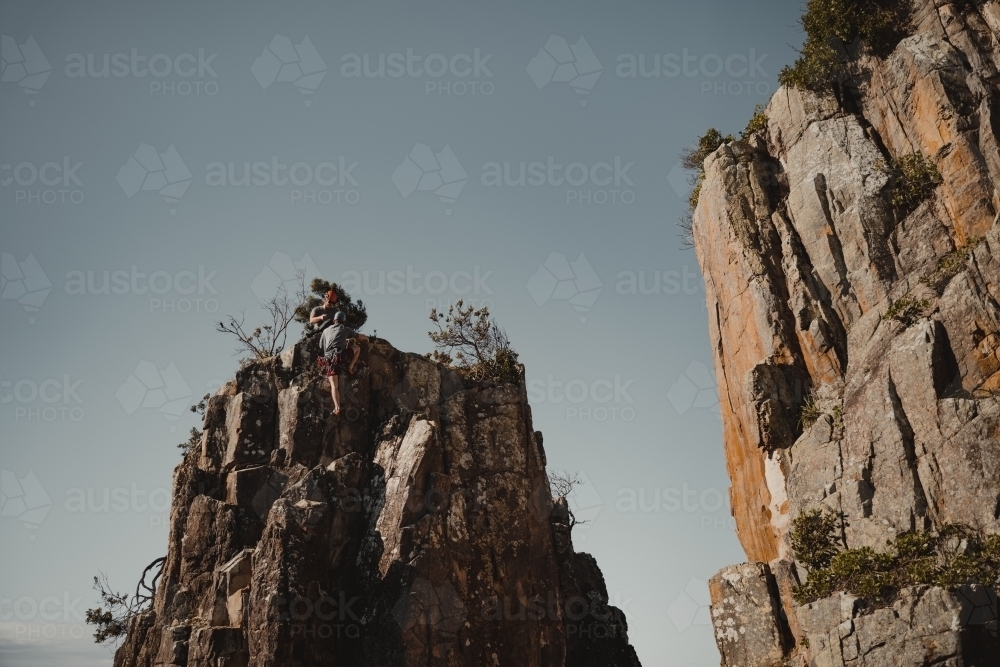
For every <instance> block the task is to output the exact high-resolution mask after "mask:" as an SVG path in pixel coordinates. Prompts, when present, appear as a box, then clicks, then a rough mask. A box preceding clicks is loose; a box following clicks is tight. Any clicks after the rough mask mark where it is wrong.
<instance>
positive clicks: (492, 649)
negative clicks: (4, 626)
mask: <svg viewBox="0 0 1000 667" xmlns="http://www.w3.org/2000/svg"><path fill="white" fill-rule="evenodd" d="M317 353H318V346H317V340H316V338H311V339H306V340H304V341H302V342H300V343H298V344H296V345H295V346H293V347H291V348H289V349H288V350H286V351H285V352H284V353H282V354H281V356H280V357H279V358H274V359H271V360H268V361H263V362H252V363H248V364H246V365H244V366H243V367H242V368H241V369H240V370H239V372H238V373H237V374H236V378H235V379H234V380H232V381H230V382H229V383H227V384H226V385H224V386H223V387H222V388H221V389H220V390H219V391H218V393H217V394H216V395H215V396H213V397H212V398H211V399H210V400H209V402H208V405H207V408H206V411H205V422H204V433H203V437H202V442H201V447H200V448H196V449H195V450H192V451H191V452H190V453H189V454H188V455H187V456H186V457H185V459H184V461H183V462H182V463H181V464H180V465H179V466H177V468H176V470H175V471H174V482H173V504H172V507H171V515H170V531H169V543H168V551H167V558H166V561H165V564H164V568H163V574H162V578H161V580H160V582H159V586H158V588H157V590H156V595H155V598H154V601H153V605H152V608H151V609H149V610H148V611H147V612H145V613H144V614H142V615H141V616H139V617H137V618H135V619H134V621H133V622H132V624H131V625H130V627H129V632H128V635H127V638H126V640H125V642H124V643H123V644H122V646H121V647H120V648H119V650H118V651H117V653H116V655H115V661H114V664H115V667H154V666H155V667H168V666H179V667H251V666H252V667H306V666H309V667H315V666H323V665H327V666H330V667H333V666H359V667H365V666H371V667H375V666H378V667H407V666H416V665H446V666H454V667H459V666H463V667H465V666H467V667H483V666H487V665H495V666H498V667H501V666H505V665H518V666H524V667H638V666H639V661H638V659H637V658H636V655H635V651H634V650H633V649H632V647H631V646H630V645H629V643H628V636H627V624H626V622H625V617H624V614H622V612H621V611H620V610H618V609H616V608H615V607H612V606H610V605H609V604H608V593H607V590H606V587H605V584H604V578H603V576H602V574H601V571H600V569H599V568H598V567H597V564H596V562H595V561H594V559H593V558H592V557H590V556H589V555H588V554H582V553H576V552H575V550H574V549H573V544H572V539H571V536H570V521H569V515H568V513H567V512H566V511H565V501H564V500H560V499H556V500H553V498H552V496H551V492H550V489H549V485H548V480H547V478H546V474H545V452H544V450H543V449H542V438H541V433H538V432H535V431H533V430H532V424H531V410H530V407H529V406H528V402H527V398H526V393H525V388H524V383H523V381H522V382H521V383H520V384H495V385H494V384H489V383H486V384H473V383H471V382H468V381H466V380H464V379H463V378H462V377H461V376H460V375H459V374H458V373H457V372H456V371H454V370H451V369H448V368H445V367H443V366H440V365H437V364H435V363H433V362H430V361H428V360H426V359H424V358H423V357H421V356H419V355H414V354H405V353H401V352H399V351H397V350H395V349H393V348H392V347H391V346H390V345H388V344H387V343H385V342H384V341H374V342H370V343H367V344H365V345H364V351H363V355H362V363H361V365H360V366H359V370H358V372H357V373H356V375H354V376H353V377H350V378H348V377H347V376H346V375H344V376H343V377H342V378H341V392H342V399H343V400H342V403H343V409H342V411H341V414H340V415H339V416H334V415H333V414H332V401H331V398H330V393H329V389H328V385H327V381H326V378H324V377H321V376H320V375H319V374H318V372H317V369H316V355H317Z"/></svg>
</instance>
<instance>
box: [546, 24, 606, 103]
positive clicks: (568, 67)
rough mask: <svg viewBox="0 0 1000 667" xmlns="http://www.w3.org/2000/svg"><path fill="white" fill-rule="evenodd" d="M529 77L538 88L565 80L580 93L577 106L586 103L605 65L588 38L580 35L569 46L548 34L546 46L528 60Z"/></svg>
mask: <svg viewBox="0 0 1000 667" xmlns="http://www.w3.org/2000/svg"><path fill="white" fill-rule="evenodd" d="M527 69H528V76H530V77H531V80H532V81H533V82H534V84H535V87H536V88H538V89H539V90H541V89H542V88H544V87H545V86H547V85H549V84H550V83H566V84H569V87H570V88H572V89H573V90H575V91H576V94H577V95H578V96H580V106H582V107H583V106H587V99H586V96H587V95H589V94H590V91H592V90H593V89H594V86H595V85H597V80H598V79H599V78H600V77H601V72H603V71H604V68H603V67H602V66H601V62H600V61H599V60H598V59H597V56H596V55H595V54H594V51H593V50H592V49H591V48H590V45H589V44H587V40H586V39H584V38H583V36H582V35H581V36H580V39H578V40H576V43H575V44H573V45H570V44H569V43H568V42H567V41H566V39H565V38H564V37H559V36H558V35H550V36H549V38H548V40H547V41H546V42H545V45H544V46H542V48H540V49H538V53H537V54H536V55H535V57H534V58H532V59H531V62H529V63H528V68H527Z"/></svg>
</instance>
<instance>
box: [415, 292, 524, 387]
mask: <svg viewBox="0 0 1000 667" xmlns="http://www.w3.org/2000/svg"><path fill="white" fill-rule="evenodd" d="M430 319H431V321H432V322H434V324H435V325H436V326H437V331H429V332H427V335H428V336H430V338H431V340H432V341H434V346H435V347H436V348H437V349H436V350H434V352H432V353H431V354H429V355H428V356H429V357H430V358H431V359H433V360H434V361H437V362H439V363H442V364H447V365H449V366H454V367H455V368H457V369H459V370H460V371H461V372H462V373H463V374H465V375H466V376H468V377H470V378H472V379H473V380H476V381H482V380H499V381H501V382H513V383H517V382H520V379H521V369H520V366H519V365H518V363H517V352H515V351H514V350H513V349H512V348H511V346H510V339H508V338H507V334H506V332H505V331H504V330H503V329H501V328H500V327H499V326H498V325H497V323H496V321H494V320H493V318H491V317H490V311H489V310H488V309H486V308H479V309H478V310H477V309H475V308H473V307H472V306H465V304H464V302H463V301H462V300H461V299H459V300H458V301H457V302H456V303H455V304H454V305H452V306H449V307H448V312H447V314H442V313H439V312H438V310H437V308H433V309H432V310H431V315H430Z"/></svg>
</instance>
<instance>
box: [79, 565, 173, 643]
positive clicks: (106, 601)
mask: <svg viewBox="0 0 1000 667" xmlns="http://www.w3.org/2000/svg"><path fill="white" fill-rule="evenodd" d="M166 560H167V559H166V557H160V558H157V559H156V560H154V561H153V562H152V563H150V564H149V565H147V566H146V569H145V570H143V571H142V576H141V577H140V578H139V583H138V584H136V587H135V593H133V594H132V595H131V596H130V595H128V594H127V593H116V592H115V591H114V590H113V589H112V588H111V586H110V585H109V584H108V577H107V575H106V574H104V573H103V572H102V573H101V574H100V575H98V576H96V577H94V590H96V591H97V592H98V594H100V597H101V604H100V606H98V607H95V608H93V609H88V610H87V613H86V622H87V624H88V625H93V626H95V630H94V641H95V642H96V643H98V644H105V643H111V644H114V645H117V644H118V642H120V641H121V640H122V639H124V637H125V635H126V634H128V626H129V625H130V624H131V622H132V619H133V618H135V617H136V616H138V615H139V614H141V613H142V612H144V611H146V609H148V608H149V607H150V605H152V602H153V596H154V595H156V583H157V581H158V580H159V578H160V575H161V574H163V563H164V562H165V561H166ZM149 576H152V579H150V580H149V581H148V582H147V581H146V579H147V577H149Z"/></svg>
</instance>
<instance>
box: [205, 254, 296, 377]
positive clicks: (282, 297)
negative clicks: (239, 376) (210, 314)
mask: <svg viewBox="0 0 1000 667" xmlns="http://www.w3.org/2000/svg"><path fill="white" fill-rule="evenodd" d="M298 283H299V289H298V292H297V293H296V294H294V295H292V294H289V293H288V289H287V288H286V287H285V286H284V284H282V285H279V286H278V289H277V291H276V292H275V294H274V296H272V297H271V298H270V299H261V301H260V306H261V308H262V309H263V310H264V317H265V320H264V321H265V323H264V324H261V325H260V326H257V327H254V328H253V329H250V328H249V327H248V326H247V325H246V313H245V312H244V311H241V312H240V315H239V319H237V318H236V316H234V315H229V316H227V319H226V321H224V322H217V323H216V325H215V330H216V331H218V332H219V333H224V334H229V335H231V336H233V337H234V338H235V339H236V342H237V346H236V352H235V354H238V355H246V356H244V357H243V359H241V361H244V362H245V361H250V360H253V359H257V360H264V359H270V358H271V357H273V356H274V355H276V354H278V353H279V352H281V350H283V349H284V348H285V341H286V340H287V339H288V327H289V325H290V324H291V323H292V320H293V319H294V318H295V313H296V309H297V308H298V306H299V304H301V303H302V302H303V301H304V300H305V276H304V274H302V273H299V274H298Z"/></svg>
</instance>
